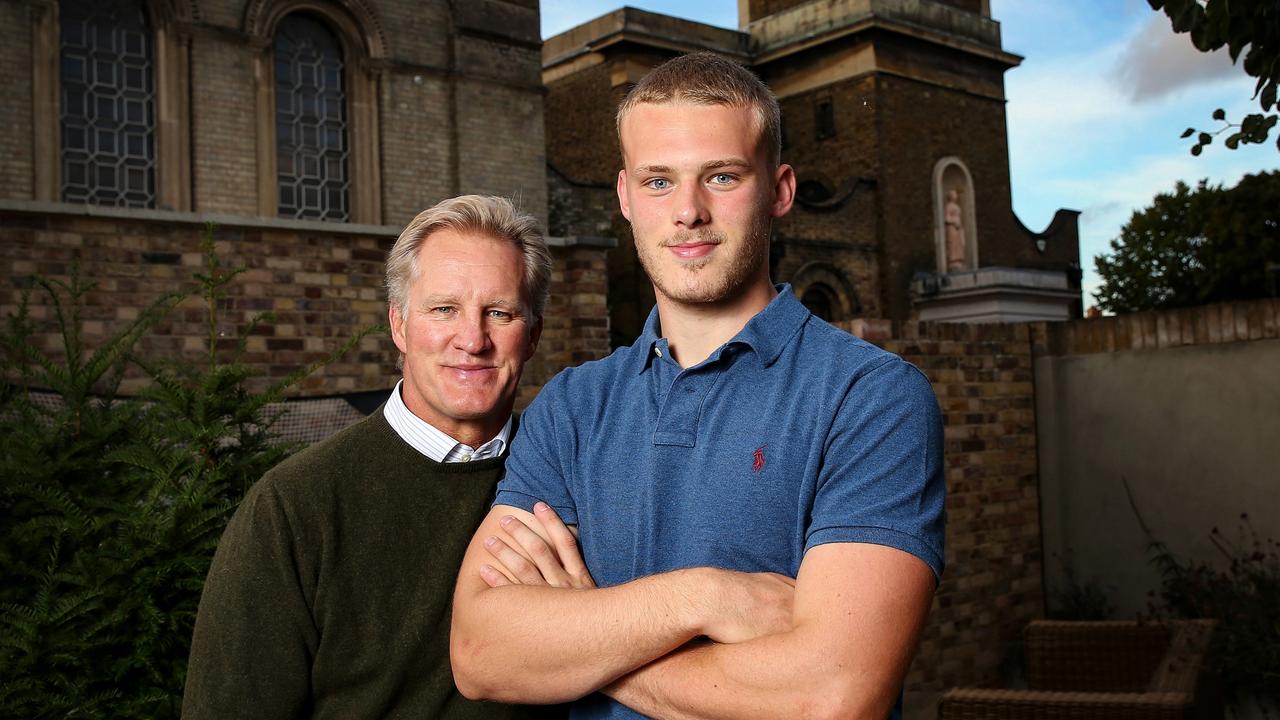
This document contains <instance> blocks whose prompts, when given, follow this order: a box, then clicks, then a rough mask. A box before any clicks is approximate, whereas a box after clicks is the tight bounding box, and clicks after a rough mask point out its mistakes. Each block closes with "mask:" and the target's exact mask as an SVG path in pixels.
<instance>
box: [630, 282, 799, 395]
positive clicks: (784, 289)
mask: <svg viewBox="0 0 1280 720" xmlns="http://www.w3.org/2000/svg"><path fill="white" fill-rule="evenodd" d="M774 288H775V289H776V290H777V291H778V294H777V296H775V297H774V298H773V300H771V301H770V302H769V304H768V305H766V306H765V308H764V309H763V310H761V311H760V312H758V313H756V314H755V315H754V316H752V318H751V319H750V320H748V321H747V324H746V325H744V326H743V328H742V329H741V330H739V331H738V334H737V335H734V336H733V337H732V338H730V339H729V341H728V342H726V343H725V344H724V345H723V346H721V348H720V349H719V350H717V351H716V352H714V353H712V357H713V358H718V357H719V355H720V353H721V352H723V351H724V348H726V347H729V346H730V345H735V344H737V345H745V346H747V347H749V348H751V349H752V350H753V351H754V352H755V354H756V356H757V357H759V358H760V362H761V363H763V364H764V365H765V366H766V367H768V366H769V365H772V364H773V363H774V362H775V361H777V359H778V356H780V355H782V351H783V349H784V348H786V346H787V343H788V342H790V340H791V336H793V335H795V334H796V333H797V332H798V331H799V330H800V326H801V325H803V324H804V323H805V321H806V320H807V319H808V318H809V315H810V313H809V309H808V308H806V307H805V306H804V305H803V304H801V303H800V301H799V300H797V299H796V296H795V294H794V293H793V292H792V291H791V284H790V283H782V284H781V285H775V286H774ZM658 330H659V328H658V307H657V306H656V305H655V306H654V307H653V309H652V310H650V311H649V318H648V319H647V320H645V323H644V330H643V331H642V332H641V333H640V337H639V338H638V339H637V340H636V342H635V344H634V345H632V346H631V348H632V355H633V357H632V362H633V363H634V370H635V373H636V374H637V375H638V374H640V373H642V372H644V371H645V369H647V368H648V367H649V363H650V362H652V361H653V358H654V357H655V353H654V349H655V348H658V347H661V348H662V352H663V354H664V355H665V354H666V352H667V351H666V341H665V339H664V338H662V337H660V336H659V335H658Z"/></svg>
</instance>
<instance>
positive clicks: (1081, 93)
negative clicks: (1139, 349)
mask: <svg viewBox="0 0 1280 720" xmlns="http://www.w3.org/2000/svg"><path fill="white" fill-rule="evenodd" d="M622 4H623V3H618V2H610V1H609V0H542V4H541V8H542V35H543V37H544V38H547V37H551V36H552V35H556V34H558V33H560V32H563V31H565V30H568V29H569V28H571V27H573V26H575V25H577V24H580V23H582V22H586V21H588V20H591V19H592V18H595V17H598V16H600V15H603V14H605V13H608V12H611V11H613V10H616V9H617V8H619V7H621V6H622ZM625 4H629V5H631V6H632V7H638V8H642V9H645V10H649V11H652V12H659V13H664V14H667V15H674V16H677V17H682V18H686V19H689V20H696V21H698V22H704V23H707V24H710V25H718V26H720V27H727V28H736V27H737V22H738V9H737V8H738V3H737V0H700V1H699V2H688V0H684V1H682V2H677V1H672V0H630V2H627V3H625ZM991 15H992V17H993V18H994V19H995V20H997V21H998V22H999V23H1000V26H1001V37H1002V40H1003V45H1004V49H1005V50H1006V51H1008V52H1012V53H1015V54H1018V55H1021V56H1022V57H1023V61H1022V64H1021V65H1019V66H1018V67H1016V68H1013V69H1012V70H1010V71H1008V72H1007V73H1006V74H1005V94H1006V97H1007V98H1008V106H1007V109H1006V115H1007V119H1008V126H1009V172H1010V179H1011V181H1012V188H1013V208H1014V212H1015V213H1016V214H1017V215H1018V218H1019V219H1020V220H1022V223H1023V224H1024V225H1026V226H1027V227H1028V228H1030V229H1032V230H1036V231H1039V230H1043V229H1045V227H1047V226H1048V224H1049V221H1050V220H1051V219H1052V218H1053V214H1054V212H1055V211H1056V210H1057V209H1058V208H1070V209H1072V210H1079V211H1080V212H1081V215H1080V263H1081V265H1082V266H1083V269H1084V290H1085V306H1086V307H1087V306H1090V305H1092V304H1093V297H1092V293H1093V291H1094V289H1096V288H1097V285H1098V276H1097V274H1096V273H1095V271H1094V263H1093V258H1094V256H1095V255H1098V254H1100V253H1104V252H1109V250H1110V244H1109V243H1110V241H1111V240H1112V239H1114V238H1116V237H1118V236H1119V234H1120V228H1121V227H1122V226H1123V225H1124V224H1125V222H1127V221H1128V220H1129V218H1130V216H1131V215H1132V214H1133V213H1134V212H1135V211H1140V210H1142V209H1143V208H1144V207H1146V206H1148V205H1150V204H1151V202H1152V200H1153V198H1154V197H1155V196H1156V195H1157V194H1158V193H1162V192H1171V191H1172V190H1173V188H1174V185H1175V184H1176V183H1177V181H1179V180H1181V181H1183V182H1185V183H1187V184H1188V185H1192V186H1194V185H1195V184H1196V183H1197V182H1199V181H1200V180H1201V179H1208V181H1209V182H1210V184H1215V185H1216V184H1222V185H1225V186H1228V187H1229V186H1231V185H1234V184H1235V183H1236V182H1238V181H1239V179H1240V178H1241V177H1242V176H1244V175H1246V174H1249V173H1254V172H1260V171H1266V170H1276V169H1280V151H1277V149H1276V146H1275V140H1274V138H1275V135H1274V133H1273V135H1272V140H1271V141H1269V142H1268V143H1266V144H1264V145H1260V146H1259V145H1253V146H1247V147H1242V148H1241V149H1239V150H1234V151H1232V150H1228V149H1226V147H1224V146H1223V145H1222V140H1224V139H1225V138H1226V134H1223V135H1222V136H1220V137H1219V138H1218V140H1217V141H1216V142H1215V143H1214V144H1213V145H1210V146H1209V147H1207V148H1205V151H1204V153H1203V154H1201V155H1200V157H1194V156H1192V155H1191V154H1190V152H1189V149H1190V146H1191V140H1190V139H1187V140H1183V139H1181V138H1179V135H1181V133H1182V131H1183V130H1184V129H1186V128H1188V127H1196V128H1198V129H1203V130H1213V129H1216V128H1217V127H1218V124H1217V123H1215V122H1214V121H1213V120H1211V118H1210V114H1211V113H1212V112H1213V110H1214V109H1215V108H1219V107H1220V108H1223V109H1225V110H1226V112H1227V117H1228V118H1232V117H1234V118H1237V119H1238V118H1240V117H1243V116H1244V115H1245V114H1247V113H1248V112H1257V111H1258V103H1257V101H1255V100H1252V99H1251V98H1252V97H1253V87H1254V82H1255V81H1254V80H1253V78H1250V77H1249V76H1247V75H1246V74H1245V73H1244V70H1242V69H1241V68H1240V67H1239V66H1232V64H1231V60H1230V58H1229V57H1227V55H1226V53H1225V52H1224V51H1220V52H1218V53H1213V54H1208V55H1207V54H1204V53H1201V52H1198V51H1197V50H1196V49H1195V48H1194V47H1192V45H1191V41H1190V39H1189V38H1188V37H1187V36H1186V35H1175V34H1174V33H1173V32H1172V30H1170V29H1169V21H1168V19H1167V18H1166V17H1165V15H1164V14H1163V13H1158V12H1155V11H1153V10H1151V8H1150V6H1149V5H1148V4H1147V2H1146V0H1060V1H1058V2H1051V1H1050V0H991Z"/></svg>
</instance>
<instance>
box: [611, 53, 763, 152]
mask: <svg viewBox="0 0 1280 720" xmlns="http://www.w3.org/2000/svg"><path fill="white" fill-rule="evenodd" d="M675 102H687V103H693V104H695V105H730V106H738V107H745V108H750V109H751V110H754V111H755V114H756V126H757V128H758V129H759V131H760V142H762V143H763V144H764V145H765V151H766V154H767V156H768V160H769V163H770V165H773V166H777V164H778V163H779V162H780V161H781V157H782V112H781V111H780V110H779V109H778V99H777V98H776V97H774V95H773V92H772V91H771V90H769V88H768V86H766V85H765V84H764V83H763V82H762V81H761V80H760V78H758V77H756V76H755V74H754V73H752V72H751V71H750V70H748V69H746V68H744V67H742V66H741V65H739V64H738V63H736V62H734V61H732V60H729V59H727V58H723V57H721V56H719V55H716V54H715V53H710V52H705V51H704V52H695V53H689V54H688V55H681V56H679V57H676V58H672V59H671V60H668V61H667V62H665V63H663V64H661V65H659V66H658V67H656V68H654V69H653V70H652V71H650V72H649V74H648V75H645V76H644V77H643V78H642V79H641V80H640V82H638V83H636V86H635V87H633V88H631V92H629V93H627V97H626V98H625V99H624V100H623V101H622V104H621V105H619V106H618V115H617V130H618V147H619V148H621V147H622V121H623V120H625V119H626V117H627V115H628V114H629V113H630V112H631V111H632V110H633V109H635V107H636V106H637V105H641V104H651V105H663V104H666V103H675Z"/></svg>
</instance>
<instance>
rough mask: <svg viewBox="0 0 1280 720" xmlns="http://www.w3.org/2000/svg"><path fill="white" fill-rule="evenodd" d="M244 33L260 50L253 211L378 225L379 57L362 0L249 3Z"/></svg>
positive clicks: (373, 23) (381, 48) (375, 31)
mask: <svg viewBox="0 0 1280 720" xmlns="http://www.w3.org/2000/svg"><path fill="white" fill-rule="evenodd" d="M244 30H245V32H246V33H247V34H248V35H249V37H250V38H251V39H252V41H253V43H254V45H256V46H257V47H259V48H261V50H260V51H259V52H258V53H256V54H255V56H254V76H255V77H256V78H257V80H258V84H257V103H256V106H257V112H256V116H257V128H256V129H257V150H258V151H257V156H258V213H259V214H261V215H263V216H267V217H289V218H301V219H307V220H333V221H347V222H354V223H374V224H376V223H381V222H382V192H381V184H382V171H381V170H380V164H379V160H378V148H379V143H380V140H379V130H378V92H377V88H378V83H379V76H380V73H381V68H383V67H384V66H385V64H386V63H387V62H388V59H387V58H388V56H387V42H386V37H385V36H384V33H383V31H382V22H381V21H380V20H379V19H378V17H377V15H376V13H374V12H373V8H372V7H371V6H370V3H368V2H367V1H366V0H248V3H247V7H246V8H245V19H244Z"/></svg>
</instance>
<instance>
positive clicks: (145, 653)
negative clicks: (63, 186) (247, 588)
mask: <svg viewBox="0 0 1280 720" xmlns="http://www.w3.org/2000/svg"><path fill="white" fill-rule="evenodd" d="M211 236H212V233H211V232H207V233H206V237H205V241H204V248H205V267H204V272H203V273H200V274H197V275H196V276H195V279H196V281H197V287H196V288H195V289H194V290H193V291H191V292H187V293H174V294H171V295H168V296H165V297H162V298H159V299H157V300H156V301H155V302H154V303H153V304H152V305H151V306H150V307H148V308H146V310H145V311H144V312H142V313H140V314H139V317H138V319H137V320H136V321H134V322H132V323H130V324H129V325H128V326H127V327H124V328H122V329H121V330H119V331H118V332H116V333H115V335H114V336H112V337H111V338H110V339H109V340H108V341H107V342H106V343H104V344H102V345H101V346H100V347H99V348H98V349H97V350H95V351H92V352H90V351H88V350H86V349H85V348H84V346H83V343H82V342H81V339H80V335H79V327H80V319H79V312H78V309H79V306H80V303H81V302H82V300H83V298H84V296H85V294H86V293H87V292H88V291H89V290H90V289H91V287H92V286H91V285H89V284H86V283H83V282H82V281H81V280H80V279H79V278H78V277H74V278H73V279H72V280H71V281H70V282H67V283H62V282H56V281H50V280H44V279H36V280H35V281H34V282H33V283H32V287H30V288H29V289H28V290H27V294H26V295H24V297H23V300H22V303H21V305H20V307H19V309H18V311H17V312H16V313H15V314H14V315H12V316H10V317H9V318H8V319H7V325H6V327H5V328H4V329H3V332H2V335H0V568H2V572H3V583H2V584H0V718H9V717H14V718H18V717H21V718H70V717H75V718H107V717H110V718H147V719H148V720H150V719H151V718H176V717H178V715H179V709H180V707H181V699H182V688H183V683H184V681H185V677H186V664H187V655H188V651H189V647H190V642H191V631H192V627H193V625H194V621H195V615H196V607H197V605H198V602H199V599H200V589H201V586H202V585H203V582H204V578H205V575H206V574H207V572H208V569H209V563H210V560H211V559H212V556H213V551H214V548H215V546H216V544H217V541H218V538H219V537H220V536H221V533H222V530H223V528H224V527H225V525H226V523H227V521H228V520H229V519H230V517H231V514H232V513H233V512H234V510H235V508H236V505H237V503H238V502H239V500H240V498H241V497H242V496H243V495H244V492H245V491H246V490H247V489H248V487H249V486H250V485H251V484H252V483H253V482H254V481H256V480H257V479H258V478H259V477H261V476H262V474H263V473H264V472H266V471H267V470H268V469H270V468H271V467H272V466H274V465H275V464H277V463H278V462H280V461H281V460H282V459H284V458H285V457H286V456H288V455H289V454H290V453H291V452H292V451H293V450H295V449H296V447H295V446H294V445H291V444H287V443H283V442H281V441H279V439H278V438H277V437H275V436H274V435H273V434H272V431H271V427H272V423H273V422H274V421H275V419H276V417H277V416H273V415H272V413H271V412H270V411H269V409H268V405H269V404H270V403H273V402H278V401H279V400H281V399H282V398H283V396H284V394H285V392H286V390H288V389H289V388H290V387H292V386H293V385H294V384H296V383H297V382H298V381H299V380H301V379H302V378H304V377H305V376H307V375H308V374H310V373H311V372H313V371H314V370H315V369H317V368H318V367H319V366H321V365H323V364H324V363H317V364H316V365H313V366H311V367H304V368H300V369H299V370H298V371H297V372H296V373H295V374H293V375H292V376H290V377H288V378H285V379H283V380H281V381H279V382H277V383H275V384H273V385H271V386H270V387H269V388H268V389H267V390H266V391H264V392H252V391H250V389H249V387H248V384H247V381H249V380H250V379H251V378H252V377H254V376H255V374H256V373H255V371H254V370H252V369H251V368H249V367H248V366H246V365H244V364H242V363H241V362H240V358H241V355H242V353H243V351H244V345H245V339H246V338H247V337H248V336H249V335H251V334H252V332H253V327H254V326H255V325H256V324H257V323H258V322H260V321H261V320H262V319H264V318H265V315H264V316H259V317H257V318H254V320H253V321H251V322H250V323H249V325H248V327H246V328H244V329H243V331H242V332H240V333H239V337H238V338H236V339H235V341H234V343H232V344H233V345H234V349H233V350H232V351H231V352H232V355H233V357H232V358H231V359H230V361H228V362H223V361H221V360H220V358H219V355H220V353H219V349H220V348H225V346H226V345H227V344H228V343H227V342H226V341H225V339H223V338H220V337H219V335H218V331H217V329H218V327H219V319H218V308H219V305H220V301H221V300H222V299H223V298H224V297H225V295H226V290H227V287H228V284H229V283H231V282H232V280H233V279H234V278H235V276H236V275H238V274H239V272H240V271H241V270H243V268H240V269H231V268H226V267H223V266H222V265H221V264H220V263H219V261H218V258H217V257H216V255H215V253H214V251H213V242H212V238H211ZM31 292H43V293H45V294H47V295H48V296H49V298H50V299H51V302H52V308H53V311H54V317H55V319H56V321H57V324H58V327H59V329H60V331H61V335H62V340H63V353H62V357H61V358H59V359H57V360H55V359H53V358H51V357H50V356H49V355H48V354H46V353H44V352H42V351H41V350H39V349H38V348H37V347H36V346H35V345H33V344H32V342H31V340H32V338H33V336H34V332H35V327H34V324H33V322H32V321H31V319H30V315H29V313H28V302H29V299H30V293H31ZM191 295H198V296H201V297H202V298H203V301H204V304H205V306H206V307H207V309H208V328H209V337H208V341H207V347H206V357H205V359H204V361H203V362H200V363H194V364H192V363H183V362H177V361H171V362H160V361H156V360H154V359H147V358H143V357H140V356H138V355H137V354H136V353H135V352H134V348H135V345H136V344H137V340H138V339H139V338H140V337H142V336H143V335H144V334H145V333H146V332H147V331H148V330H149V329H151V328H152V327H154V326H155V325H156V323H157V322H158V321H159V320H161V319H163V318H164V317H165V316H166V314H167V313H168V312H169V311H170V310H171V309H172V308H173V307H174V306H176V305H177V304H178V303H179V302H181V301H183V300H184V299H186V298H187V297H189V296H191ZM378 330H379V328H368V329H365V330H363V331H361V332H359V333H357V334H356V335H355V336H354V337H352V338H351V339H350V340H349V341H348V342H347V343H345V344H344V345H343V347H342V348H340V349H339V350H337V351H336V352H335V353H334V354H333V355H332V356H330V358H329V359H328V360H327V361H325V362H328V361H332V360H333V359H336V358H337V357H340V356H341V355H343V354H345V353H346V352H347V351H348V350H350V349H351V348H352V347H354V346H355V345H356V344H357V343H358V342H359V340H360V339H362V338H363V337H365V336H367V335H368V334H370V333H371V332H376V331H378ZM222 354H223V355H226V352H223V353H222ZM130 363H132V364H134V365H136V366H138V367H141V368H142V369H143V370H144V371H145V372H146V374H147V375H148V376H149V377H150V379H151V383H150V386H149V388H148V389H147V390H146V391H145V392H143V393H142V394H141V395H139V396H138V397H135V398H130V399H115V400H113V399H112V398H115V397H116V394H117V393H116V391H117V390H118V388H119V383H120V380H121V377H122V375H123V373H124V370H125V368H126V367H127V366H128V365H129V364H130ZM37 389H38V390H42V391H45V393H44V394H37V393H35V392H33V391H34V390H37ZM48 391H52V392H53V393H55V394H56V395H57V397H58V398H59V399H60V402H57V403H53V404H50V403H48V402H41V401H40V398H41V397H48V395H47V392H48Z"/></svg>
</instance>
